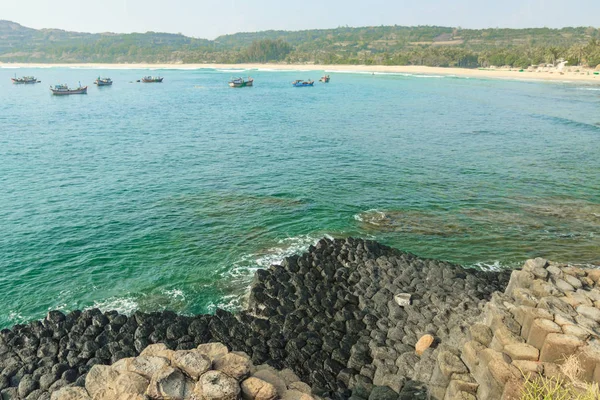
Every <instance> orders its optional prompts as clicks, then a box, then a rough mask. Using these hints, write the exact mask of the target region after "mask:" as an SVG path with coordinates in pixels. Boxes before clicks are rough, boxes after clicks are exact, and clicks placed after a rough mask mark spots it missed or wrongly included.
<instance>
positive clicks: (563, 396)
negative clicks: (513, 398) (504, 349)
mask: <svg viewBox="0 0 600 400" xmlns="http://www.w3.org/2000/svg"><path fill="white" fill-rule="evenodd" d="M560 372H561V375H562V376H561V377H560V378H558V377H547V376H543V375H537V374H535V375H536V376H535V377H533V376H532V375H531V374H523V372H522V371H521V373H522V374H523V377H524V378H525V382H524V384H523V388H522V390H521V398H520V400H598V399H600V387H599V386H598V384H597V383H587V382H583V381H582V379H581V376H582V374H583V369H582V367H581V364H580V362H579V359H578V358H577V357H576V356H575V355H572V356H570V357H568V358H567V359H565V360H564V361H563V363H562V364H561V365H560Z"/></svg>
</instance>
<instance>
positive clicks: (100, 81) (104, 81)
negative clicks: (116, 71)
mask: <svg viewBox="0 0 600 400" xmlns="http://www.w3.org/2000/svg"><path fill="white" fill-rule="evenodd" d="M112 84H113V81H112V79H110V78H102V77H98V79H96V80H95V81H94V85H98V86H111V85H112Z"/></svg>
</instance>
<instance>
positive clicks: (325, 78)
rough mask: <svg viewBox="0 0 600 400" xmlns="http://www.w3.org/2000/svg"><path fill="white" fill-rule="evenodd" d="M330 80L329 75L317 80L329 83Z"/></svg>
mask: <svg viewBox="0 0 600 400" xmlns="http://www.w3.org/2000/svg"><path fill="white" fill-rule="evenodd" d="M330 79H331V78H330V77H329V75H325V76H322V77H321V79H319V82H323V83H329V80H330Z"/></svg>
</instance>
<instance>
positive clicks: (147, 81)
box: [142, 78, 165, 83]
mask: <svg viewBox="0 0 600 400" xmlns="http://www.w3.org/2000/svg"><path fill="white" fill-rule="evenodd" d="M163 79H165V78H159V79H145V78H143V79H142V82H144V83H162V81H163Z"/></svg>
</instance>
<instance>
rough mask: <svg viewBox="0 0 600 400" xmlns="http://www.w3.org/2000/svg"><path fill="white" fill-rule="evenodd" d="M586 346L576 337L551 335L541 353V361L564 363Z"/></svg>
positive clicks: (547, 337)
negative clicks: (566, 358) (567, 358)
mask: <svg viewBox="0 0 600 400" xmlns="http://www.w3.org/2000/svg"><path fill="white" fill-rule="evenodd" d="M584 344H585V343H584V342H583V341H582V340H580V339H579V338H577V337H575V336H571V335H563V334H560V333H550V334H548V336H546V340H545V341H544V345H543V346H542V350H541V351H540V361H543V362H551V363H562V362H563V361H564V360H565V357H568V356H570V355H572V354H575V353H576V352H577V350H578V349H579V348H580V347H582V346H583V345H584Z"/></svg>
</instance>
